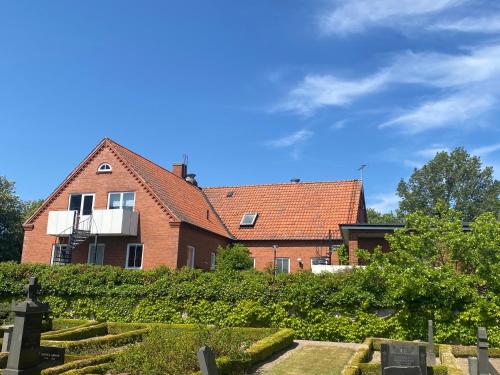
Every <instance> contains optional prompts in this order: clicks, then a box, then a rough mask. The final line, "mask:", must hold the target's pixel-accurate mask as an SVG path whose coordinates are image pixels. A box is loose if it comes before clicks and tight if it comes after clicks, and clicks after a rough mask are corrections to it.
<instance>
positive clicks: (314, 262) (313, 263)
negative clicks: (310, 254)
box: [311, 257, 330, 266]
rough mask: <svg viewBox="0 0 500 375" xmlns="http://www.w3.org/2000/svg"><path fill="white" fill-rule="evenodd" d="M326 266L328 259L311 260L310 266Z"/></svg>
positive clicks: (317, 258) (316, 258)
mask: <svg viewBox="0 0 500 375" xmlns="http://www.w3.org/2000/svg"><path fill="white" fill-rule="evenodd" d="M327 264H330V259H329V258H328V257H314V258H311V266H317V265H327Z"/></svg>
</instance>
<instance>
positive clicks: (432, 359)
mask: <svg viewBox="0 0 500 375" xmlns="http://www.w3.org/2000/svg"><path fill="white" fill-rule="evenodd" d="M427 364H428V365H429V366H434V365H435V364H436V351H435V349H434V327H433V322H432V320H428V321H427Z"/></svg>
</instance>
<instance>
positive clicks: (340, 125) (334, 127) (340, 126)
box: [330, 120, 347, 130]
mask: <svg viewBox="0 0 500 375" xmlns="http://www.w3.org/2000/svg"><path fill="white" fill-rule="evenodd" d="M346 122H347V120H340V121H337V122H335V123H333V124H332V125H330V130H340V129H343V128H344V127H345V124H346Z"/></svg>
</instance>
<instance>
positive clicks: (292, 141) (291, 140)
mask: <svg viewBox="0 0 500 375" xmlns="http://www.w3.org/2000/svg"><path fill="white" fill-rule="evenodd" d="M313 135H314V133H313V132H312V131H310V130H306V129H302V130H299V131H296V132H294V133H292V134H289V135H287V136H285V137H282V138H278V139H273V140H271V141H267V142H266V144H267V145H268V146H271V147H274V148H285V147H291V146H295V145H297V144H299V143H302V142H304V141H306V140H308V139H309V138H311V137H312V136H313Z"/></svg>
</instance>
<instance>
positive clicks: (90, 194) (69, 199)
mask: <svg viewBox="0 0 500 375" xmlns="http://www.w3.org/2000/svg"><path fill="white" fill-rule="evenodd" d="M72 195H81V196H82V201H81V202H80V212H79V215H81V216H88V215H83V214H82V212H83V202H84V201H85V199H84V198H85V197H86V196H92V212H94V205H95V193H70V194H69V197H68V211H69V209H70V205H71V196H72ZM134 203H135V201H134Z"/></svg>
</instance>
